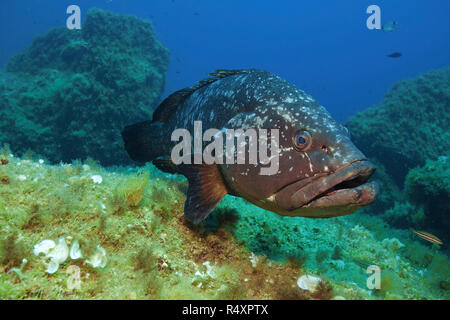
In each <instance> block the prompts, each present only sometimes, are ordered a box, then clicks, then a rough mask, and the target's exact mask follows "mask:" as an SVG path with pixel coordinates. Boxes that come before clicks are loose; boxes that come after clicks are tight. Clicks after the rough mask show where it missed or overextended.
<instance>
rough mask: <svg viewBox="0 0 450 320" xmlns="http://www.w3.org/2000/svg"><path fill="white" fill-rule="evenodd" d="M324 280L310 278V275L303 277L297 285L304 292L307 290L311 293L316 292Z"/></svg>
mask: <svg viewBox="0 0 450 320" xmlns="http://www.w3.org/2000/svg"><path fill="white" fill-rule="evenodd" d="M321 281H322V280H321V279H320V278H317V277H314V276H310V275H303V276H301V277H300V278H298V280H297V285H298V287H299V288H300V289H302V290H307V291H310V292H314V291H316V289H317V286H318V285H319V283H320V282H321Z"/></svg>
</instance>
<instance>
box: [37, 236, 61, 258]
mask: <svg viewBox="0 0 450 320" xmlns="http://www.w3.org/2000/svg"><path fill="white" fill-rule="evenodd" d="M55 246H56V244H55V241H53V240H43V241H41V242H39V243H38V244H36V245H35V246H34V247H33V253H34V255H35V256H38V255H39V254H41V253H43V254H44V255H46V254H47V253H48V252H49V251H50V249H53V248H54V247H55Z"/></svg>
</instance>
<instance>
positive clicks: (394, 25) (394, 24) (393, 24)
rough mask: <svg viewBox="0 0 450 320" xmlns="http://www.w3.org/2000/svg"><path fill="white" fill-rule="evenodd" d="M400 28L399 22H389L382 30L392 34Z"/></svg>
mask: <svg viewBox="0 0 450 320" xmlns="http://www.w3.org/2000/svg"><path fill="white" fill-rule="evenodd" d="M398 27H399V24H398V22H397V21H389V22H386V23H385V24H383V26H382V27H381V30H383V31H384V32H392V31H394V30H397V29H398Z"/></svg>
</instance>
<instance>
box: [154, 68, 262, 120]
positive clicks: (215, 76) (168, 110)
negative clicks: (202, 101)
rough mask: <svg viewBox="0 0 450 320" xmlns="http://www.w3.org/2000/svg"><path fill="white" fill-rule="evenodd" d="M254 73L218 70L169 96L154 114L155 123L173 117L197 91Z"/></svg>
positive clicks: (250, 70)
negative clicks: (216, 82) (230, 77)
mask: <svg viewBox="0 0 450 320" xmlns="http://www.w3.org/2000/svg"><path fill="white" fill-rule="evenodd" d="M252 71H254V69H247V70H224V69H218V70H216V71H215V72H213V73H209V74H208V76H210V77H211V78H207V79H203V80H200V81H198V82H197V83H196V84H194V85H193V86H192V87H191V88H184V89H181V90H178V91H176V92H174V93H172V94H171V95H170V96H168V97H167V98H166V99H165V100H164V101H163V102H161V104H160V105H159V106H158V107H157V108H156V110H155V111H154V112H153V122H156V121H159V122H166V121H167V120H168V119H169V118H170V117H171V115H173V114H174V112H175V111H176V110H177V108H178V106H179V105H181V104H182V103H183V102H184V101H185V100H186V99H187V98H188V97H189V96H190V95H191V94H192V93H194V92H195V91H196V90H198V89H200V88H203V87H204V86H207V85H209V84H211V83H213V82H215V81H217V80H220V79H223V78H226V77H228V76H232V75H236V74H246V73H250V72H252Z"/></svg>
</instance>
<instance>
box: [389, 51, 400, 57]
mask: <svg viewBox="0 0 450 320" xmlns="http://www.w3.org/2000/svg"><path fill="white" fill-rule="evenodd" d="M402 55H403V54H402V53H401V52H394V53H391V54H388V55H387V56H388V57H389V58H400V57H401V56H402Z"/></svg>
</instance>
